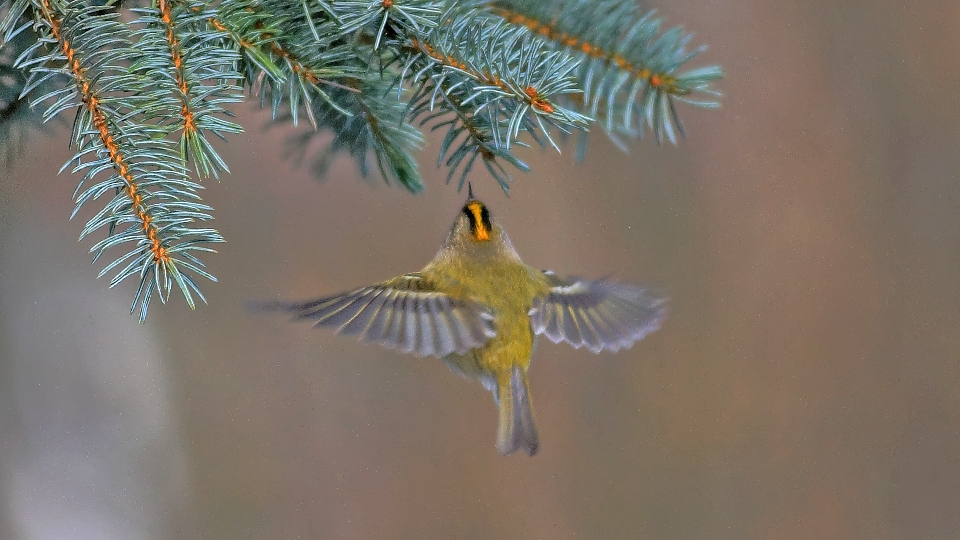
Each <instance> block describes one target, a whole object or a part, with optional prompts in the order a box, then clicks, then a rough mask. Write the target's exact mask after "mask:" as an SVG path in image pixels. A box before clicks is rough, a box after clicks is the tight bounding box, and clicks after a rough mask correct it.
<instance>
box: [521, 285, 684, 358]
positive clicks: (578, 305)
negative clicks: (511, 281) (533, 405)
mask: <svg viewBox="0 0 960 540" xmlns="http://www.w3.org/2000/svg"><path fill="white" fill-rule="evenodd" d="M545 274H546V275H547V277H548V279H549V280H550V281H551V283H552V285H553V287H552V288H551V289H550V292H549V293H548V294H547V295H546V296H543V297H540V298H537V299H536V300H534V303H533V307H532V308H531V309H530V325H531V327H532V328H533V331H534V333H536V334H543V335H545V336H547V338H549V339H550V341H552V342H554V343H560V342H561V341H566V342H567V343H569V344H571V345H573V346H574V347H576V348H578V349H579V348H580V347H583V346H585V347H587V348H588V349H590V350H591V351H593V352H595V353H598V352H600V351H601V350H604V349H606V350H608V351H618V350H620V349H625V348H627V347H630V346H631V345H633V343H634V342H635V341H638V340H640V339H642V338H643V336H645V335H647V334H649V333H650V332H653V331H654V330H656V329H658V328H660V324H661V323H662V322H663V318H664V316H665V315H666V300H665V299H663V298H659V297H657V296H654V295H653V294H651V293H650V292H649V291H647V290H646V289H644V288H642V287H636V286H633V285H625V284H622V283H608V282H605V281H586V280H581V279H572V280H567V281H565V280H561V279H559V278H558V277H556V276H555V275H554V274H553V273H552V272H545Z"/></svg>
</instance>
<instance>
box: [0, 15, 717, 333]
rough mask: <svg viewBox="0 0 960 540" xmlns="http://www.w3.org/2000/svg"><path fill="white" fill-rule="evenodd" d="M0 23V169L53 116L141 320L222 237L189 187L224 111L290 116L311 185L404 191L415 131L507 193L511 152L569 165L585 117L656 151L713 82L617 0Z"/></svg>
mask: <svg viewBox="0 0 960 540" xmlns="http://www.w3.org/2000/svg"><path fill="white" fill-rule="evenodd" d="M0 19H2V20H0V157H2V158H4V159H5V160H6V161H9V159H11V158H12V156H13V155H15V153H16V151H17V150H18V148H19V147H20V146H22V144H23V143H22V141H23V140H24V139H25V137H26V134H27V133H29V131H30V130H31V129H36V128H37V127H38V126H40V125H41V124H42V123H43V122H47V121H49V120H52V119H55V118H58V119H64V118H65V119H67V120H66V121H67V122H68V123H69V121H70V117H71V116H72V131H71V136H70V143H71V145H72V147H73V148H74V149H75V152H74V155H73V156H72V157H71V159H70V160H69V161H68V162H67V163H66V164H64V166H63V169H62V170H69V171H70V173H72V174H75V175H77V176H78V177H79V184H78V186H77V189H76V191H75V192H74V200H75V211H74V214H76V212H77V211H78V210H79V209H80V208H81V207H82V206H84V205H85V204H87V203H89V204H98V205H99V207H98V209H97V212H96V215H95V216H94V217H93V218H91V219H90V220H89V221H88V222H87V223H86V225H85V226H84V227H83V229H82V231H81V233H80V236H81V238H84V237H87V236H90V235H95V234H96V235H102V239H101V240H99V241H97V242H96V243H95V244H94V245H93V247H92V248H91V252H93V253H94V262H97V261H99V260H100V259H101V257H102V256H104V255H105V254H106V253H109V254H110V256H109V257H106V260H107V262H106V263H105V264H104V266H103V269H102V270H101V272H100V275H101V276H103V275H108V276H110V280H111V281H110V286H111V287H113V286H115V285H117V284H119V283H121V282H125V281H127V280H136V281H137V282H138V283H139V285H138V288H137V291H136V294H135V296H134V300H133V303H132V305H131V312H139V317H140V320H141V321H143V320H144V319H145V318H146V316H147V311H148V308H149V306H150V303H151V300H152V299H153V298H155V297H157V298H160V300H161V301H162V302H166V301H167V300H168V299H169V297H170V295H171V293H172V291H174V290H177V291H179V292H180V293H181V294H182V296H183V297H184V299H185V300H186V301H187V303H188V304H189V305H190V307H194V304H195V299H196V298H199V299H200V300H204V301H205V299H204V297H203V294H202V293H201V292H200V287H199V284H198V279H199V278H203V279H206V280H210V281H216V279H215V278H214V276H212V275H211V274H210V273H208V272H207V271H206V270H205V267H204V264H203V262H201V258H200V257H201V256H202V255H203V254H204V253H209V252H214V249H213V247H212V246H213V245H214V244H216V243H219V242H222V241H223V238H222V237H221V236H220V234H219V233H218V232H217V231H216V230H214V229H212V228H209V227H204V226H203V223H204V222H206V221H208V220H210V219H212V217H211V216H212V214H211V212H212V209H211V208H210V207H209V206H207V205H205V204H204V203H203V202H202V200H201V198H200V195H199V193H200V190H201V189H202V188H201V184H200V182H201V181H202V180H203V179H206V178H209V177H215V178H216V177H219V176H220V175H221V173H226V172H229V168H228V165H227V163H226V162H225V161H224V159H223V158H222V157H221V156H220V155H219V153H218V152H217V150H216V147H215V146H214V144H212V141H213V140H214V139H221V140H226V138H227V137H228V136H229V135H231V134H236V133H240V132H241V131H242V128H241V126H240V125H239V124H237V123H236V122H235V121H234V119H233V116H232V114H231V112H230V105H231V104H234V103H239V102H241V101H243V100H244V99H249V97H250V96H253V97H254V98H256V99H259V101H260V103H261V104H262V105H264V106H268V107H269V108H270V109H271V110H272V113H273V117H274V118H275V120H276V121H283V122H291V123H293V124H295V125H296V124H298V123H300V122H302V121H304V120H306V121H307V122H308V123H309V124H310V127H311V128H312V129H311V130H310V131H309V132H307V133H305V134H304V135H303V136H302V137H299V138H298V139H297V140H296V141H295V142H294V147H295V148H299V149H300V150H303V149H305V148H307V147H308V146H310V145H311V143H312V141H313V140H314V139H315V138H316V137H317V136H318V135H319V134H328V135H327V136H326V137H325V141H326V147H325V148H324V149H323V150H322V151H321V152H320V153H319V154H318V155H316V156H315V157H314V158H313V159H314V168H315V169H316V170H317V171H319V172H321V173H322V172H323V171H325V169H326V167H327V165H328V164H329V162H330V160H331V159H332V158H333V157H334V156H335V155H337V154H340V153H346V154H347V155H349V156H352V157H353V158H354V159H355V160H356V162H357V164H358V166H359V168H360V170H361V172H363V173H364V174H367V172H368V168H369V166H368V161H369V160H372V161H373V162H375V163H376V166H377V168H378V169H379V172H380V174H381V175H382V177H383V179H384V180H385V181H386V182H387V183H396V184H398V185H400V186H402V187H403V188H405V189H407V190H409V191H410V192H413V193H417V192H419V191H422V190H423V189H424V185H423V180H422V178H421V175H420V172H419V166H418V161H417V155H418V154H419V152H420V150H421V148H422V145H423V141H424V134H423V130H430V131H439V132H440V133H441V135H442V137H441V141H442V142H441V144H440V148H439V152H438V157H437V164H438V166H440V167H446V168H447V169H448V176H447V182H448V183H450V182H452V181H455V182H456V184H457V186H458V189H459V188H462V186H463V184H464V182H465V179H466V177H467V175H468V174H469V173H470V172H471V170H472V169H473V168H474V167H475V166H478V165H482V168H483V169H485V170H486V171H487V172H488V173H489V174H490V175H491V176H492V177H493V178H494V179H495V180H496V181H497V182H498V184H499V185H500V187H501V188H502V189H503V190H504V191H508V190H509V188H510V185H511V181H512V176H511V169H516V170H519V171H527V170H528V169H529V167H528V166H527V165H526V164H525V163H524V162H522V161H521V160H520V159H518V158H517V157H516V156H515V155H514V153H513V152H514V150H515V148H516V147H517V146H531V145H539V146H544V145H547V146H551V147H553V148H555V149H557V151H559V149H560V144H558V138H562V137H566V136H567V135H570V134H576V135H577V136H578V137H579V139H580V145H579V149H580V153H581V154H582V149H583V148H584V146H583V141H585V135H586V133H587V131H588V129H589V127H591V126H593V125H598V126H600V127H601V129H602V130H603V131H604V132H605V133H606V134H607V135H608V136H609V137H610V138H611V139H612V140H614V141H615V142H616V143H617V144H618V145H620V146H622V147H624V148H625V147H626V140H628V139H631V138H640V137H643V135H644V134H645V133H646V132H651V133H653V135H654V136H655V138H656V140H657V141H658V142H660V141H663V140H668V141H670V142H674V143H675V142H676V140H677V136H678V135H682V134H683V127H682V124H681V123H680V117H679V114H678V110H677V104H678V103H686V104H690V105H693V106H697V107H716V106H717V102H716V98H717V97H718V93H717V92H716V90H715V89H714V88H713V87H712V84H713V82H714V81H715V80H716V79H718V78H719V77H720V76H721V75H722V73H721V70H720V68H719V67H716V66H710V67H700V68H693V69H687V68H686V65H687V64H688V62H690V60H692V59H693V58H694V57H695V56H696V55H697V54H699V53H700V52H701V51H702V50H703V47H700V48H694V49H689V48H688V47H689V44H690V41H691V36H690V35H689V34H686V33H685V32H684V31H683V30H682V29H681V28H679V27H676V28H672V29H668V30H665V31H664V30H662V29H661V24H662V21H661V20H660V19H659V18H657V17H655V15H654V14H653V13H652V12H647V13H644V12H643V11H641V10H640V9H639V8H638V7H637V6H636V5H635V4H634V2H633V0H559V1H553V2H546V1H543V0H482V1H481V0H470V1H466V2H457V1H449V0H299V1H289V0H218V1H212V2H205V1H201V0H154V1H153V2H151V3H150V4H149V5H146V4H144V5H140V6H138V7H127V6H122V5H121V3H120V2H119V1H108V2H106V3H103V2H96V1H93V0H2V1H0ZM26 104H29V108H28V107H27V106H26ZM31 111H35V112H31ZM329 134H332V138H330V137H329ZM95 201H98V202H95Z"/></svg>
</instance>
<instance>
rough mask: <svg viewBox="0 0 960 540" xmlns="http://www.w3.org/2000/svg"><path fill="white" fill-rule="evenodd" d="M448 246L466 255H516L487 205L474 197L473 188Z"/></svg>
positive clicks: (455, 222) (455, 224)
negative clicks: (500, 253)
mask: <svg viewBox="0 0 960 540" xmlns="http://www.w3.org/2000/svg"><path fill="white" fill-rule="evenodd" d="M447 245H448V246H450V247H453V246H456V247H457V248H458V249H459V250H465V251H464V252H465V253H476V254H482V253H490V254H492V253H499V252H507V253H514V252H513V246H512V245H511V244H510V240H509V239H507V235H506V233H504V231H503V229H502V228H501V227H500V225H499V224H498V223H497V222H496V221H494V219H493V217H492V216H491V215H490V210H488V209H487V205H485V204H483V203H482V202H480V200H479V199H477V198H476V197H474V196H473V189H472V188H471V189H470V190H469V195H468V196H467V202H466V203H464V205H463V208H461V209H460V213H459V214H457V218H456V219H455V220H454V222H453V228H452V229H451V230H450V237H449V238H448V239H447Z"/></svg>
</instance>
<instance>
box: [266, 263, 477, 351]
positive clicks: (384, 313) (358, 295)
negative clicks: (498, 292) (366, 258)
mask: <svg viewBox="0 0 960 540" xmlns="http://www.w3.org/2000/svg"><path fill="white" fill-rule="evenodd" d="M252 307H253V308H254V309H257V310H261V311H285V312H289V313H293V314H294V319H298V320H313V321H314V323H313V325H314V326H329V327H336V328H337V332H338V333H340V334H345V335H358V334H359V335H360V340H361V341H364V342H368V343H378V344H380V345H382V346H384V347H386V348H388V349H396V350H398V351H400V352H404V353H413V354H415V355H417V356H437V357H440V358H443V357H444V356H447V355H448V354H451V353H457V354H464V353H466V352H467V351H469V350H470V349H473V348H476V347H479V346H481V345H483V344H484V343H485V342H486V341H487V340H488V339H489V338H491V337H493V336H494V334H495V332H494V328H493V315H491V314H490V312H489V311H488V310H487V309H486V308H485V307H484V306H482V305H480V304H477V303H475V302H471V301H469V300H462V299H458V298H452V297H450V296H447V295H446V294H444V293H441V292H438V291H436V290H435V288H434V285H433V284H432V283H430V281H429V280H428V279H427V278H425V277H424V276H422V275H421V274H420V273H418V272H415V273H411V274H404V275H402V276H400V277H397V278H394V279H391V280H388V281H384V282H382V283H378V284H376V285H370V286H368V287H360V288H358V289H354V290H352V291H349V292H346V293H343V294H338V295H334V296H328V297H325V298H319V299H317V300H311V301H308V302H279V301H273V302H260V303H256V304H254V305H253V306H252Z"/></svg>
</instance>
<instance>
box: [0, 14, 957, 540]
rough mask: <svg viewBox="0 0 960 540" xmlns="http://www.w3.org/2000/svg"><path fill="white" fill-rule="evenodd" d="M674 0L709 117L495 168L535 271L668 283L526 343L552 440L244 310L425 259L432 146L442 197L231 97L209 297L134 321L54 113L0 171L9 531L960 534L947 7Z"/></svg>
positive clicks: (503, 211) (952, 92)
mask: <svg viewBox="0 0 960 540" xmlns="http://www.w3.org/2000/svg"><path fill="white" fill-rule="evenodd" d="M656 7H657V8H658V9H659V11H660V13H661V14H662V15H664V16H666V17H667V22H668V24H671V23H673V24H675V23H683V24H684V25H685V26H686V27H687V28H689V29H692V30H694V31H696V32H697V36H698V37H697V39H698V40H699V41H702V42H707V43H709V44H710V46H711V49H710V51H708V52H707V53H706V54H704V55H703V56H702V59H701V60H700V62H701V63H720V64H721V65H722V66H723V67H724V69H725V71H726V73H727V76H726V78H725V79H724V80H722V81H721V83H720V86H721V88H722V89H723V91H724V94H725V97H724V98H723V102H724V106H723V108H722V109H720V110H719V111H702V110H691V109H690V108H685V109H683V110H682V117H683V118H684V119H685V124H686V126H687V128H688V132H689V136H688V138H687V139H686V140H684V141H683V142H682V143H681V144H680V145H679V146H678V147H663V148H658V147H656V145H655V144H654V143H653V142H652V141H644V142H642V143H639V144H635V145H634V146H633V151H632V152H631V153H630V154H629V155H623V154H621V153H620V152H619V151H617V150H616V149H614V148H613V147H612V146H611V145H610V144H608V143H607V142H606V141H605V140H604V139H603V137H602V136H597V137H594V138H593V139H592V146H591V148H590V150H589V153H588V155H587V161H586V162H585V163H583V164H582V165H579V166H574V165H573V164H572V161H571V158H570V156H569V152H568V153H567V154H566V155H563V156H556V155H553V154H551V153H549V152H544V153H542V154H541V153H539V152H534V153H532V154H530V155H529V158H530V160H531V162H532V164H533V165H534V171H535V172H533V173H531V174H528V175H523V176H518V177H517V181H516V183H515V185H514V189H513V191H512V194H511V197H510V198H509V199H508V198H506V197H504V196H503V195H502V193H500V192H499V191H498V189H497V188H496V184H495V183H494V182H493V181H492V180H491V179H489V178H487V177H485V176H484V174H483V173H480V172H478V173H477V174H475V176H473V181H474V185H475V188H476V191H477V193H478V195H480V196H481V197H482V198H483V199H484V200H485V201H486V202H487V203H488V205H489V206H490V207H491V209H492V211H493V212H494V214H495V216H496V217H497V218H498V219H499V220H501V222H502V223H503V224H504V225H505V227H506V228H507V230H508V232H509V233H510V235H511V238H512V240H513V242H514V244H515V246H516V247H517V249H518V250H519V252H520V253H521V255H522V256H523V257H524V259H525V261H526V262H528V263H530V264H533V265H535V266H539V267H544V268H552V269H555V270H557V271H559V272H561V273H570V274H577V275H584V276H589V277H600V276H604V275H607V274H610V273H612V274H613V275H614V276H615V277H616V278H617V279H621V280H624V281H631V282H645V283H651V284H656V285H658V286H660V287H662V288H664V289H666V290H667V291H669V295H670V297H671V312H670V317H669V319H668V321H667V323H666V325H665V326H664V328H663V329H662V330H661V331H660V332H657V333H655V334H653V335H651V336H650V337H648V338H647V339H645V340H644V341H642V342H640V343H639V344H637V345H636V346H634V347H633V348H632V349H630V350H628V351H625V352H621V353H618V354H615V355H611V354H601V355H592V354H590V353H588V352H586V351H576V350H573V349H572V348H569V347H564V346H558V345H553V344H551V343H548V342H545V341H542V342H541V343H540V344H539V347H538V350H537V352H536V356H535V357H534V359H533V366H532V371H531V381H532V383H531V384H532V392H533V399H534V404H535V410H536V414H537V420H538V423H539V427H540V431H541V437H542V449H541V452H540V454H538V455H537V456H536V457H534V458H532V459H529V458H526V457H525V456H512V457H509V458H503V457H500V456H499V455H497V453H496V451H495V448H494V434H495V423H496V414H495V408H494V405H493V402H492V400H491V398H490V396H489V394H488V393H487V392H486V391H484V390H483V389H482V388H481V387H480V385H478V384H475V383H471V382H469V381H465V380H462V379H460V378H458V377H456V376H454V375H453V374H451V373H450V372H449V371H448V369H447V368H446V367H445V366H444V365H443V364H442V363H440V362H438V361H435V360H420V359H415V358H413V357H404V356H399V355H397V354H395V353H393V352H390V351H385V350H380V349H378V348H372V347H367V346H361V345H359V344H357V343H355V342H354V341H352V340H351V339H344V338H338V337H336V336H334V335H332V334H331V333H330V332H327V331H313V330H311V329H310V328H309V327H308V326H306V325H293V324H289V323H287V322H285V320H283V319H282V318H271V317H260V316H253V315H251V314H249V313H247V312H245V311H244V309H243V307H242V302H243V300H244V299H248V298H276V297H283V298H308V297H311V296H318V295H322V294H327V293H332V292H336V291H340V290H344V289H347V288H350V287H353V286H356V285H361V284H367V283H371V282H374V281H378V280H381V279H384V278H387V277H390V276H393V275H395V274H398V273H401V272H406V271H411V270H416V269H418V268H420V267H421V266H422V265H423V264H424V263H425V262H426V261H427V260H429V258H430V257H431V256H432V255H433V253H434V251H435V250H436V248H437V247H438V246H439V244H440V242H441V241H442V240H443V238H444V236H445V235H446V232H447V228H448V226H449V223H450V221H451V219H452V218H453V216H454V215H455V214H456V212H457V211H458V208H459V206H460V204H462V201H463V199H464V194H463V193H457V191H456V190H455V189H454V188H453V187H451V186H445V185H443V182H442V173H440V172H434V171H433V169H432V165H431V162H432V159H433V158H431V157H430V156H435V153H436V148H437V144H436V141H432V142H431V144H430V145H429V146H428V148H427V150H426V152H425V154H424V157H423V160H422V164H423V165H422V166H423V168H424V169H425V170H427V171H428V175H429V177H428V179H427V184H428V189H427V192H426V194H425V195H423V196H411V195H408V194H406V193H403V192H401V191H400V190H399V189H398V188H387V187H384V186H383V185H381V184H380V183H379V182H378V181H377V180H373V181H361V180H358V178H357V175H356V172H355V168H354V166H353V165H352V164H351V163H350V162H348V161H342V162H337V163H336V164H335V166H334V168H333V170H332V172H331V174H330V176H329V178H328V180H326V181H325V182H317V181H316V180H314V179H313V178H311V176H310V174H309V171H308V170H307V169H306V168H300V169H296V168H294V167H293V166H292V165H291V161H290V160H289V159H285V158H284V157H283V154H284V142H285V139H286V138H287V137H288V136H290V135H291V133H287V132H283V131H281V130H277V129H270V130H267V129H265V126H266V124H267V116H266V115H265V114H263V113H262V112H260V111H258V110H257V109H255V108H242V109H241V110H239V113H240V114H241V116H242V117H243V118H242V120H243V123H244V125H245V126H247V127H248V133H247V134H245V135H243V136H239V137H235V138H234V140H233V141H232V142H231V143H230V144H228V145H226V146H225V147H224V153H225V155H226V157H227V158H228V162H229V163H230V166H231V167H232V169H233V171H234V174H233V175H231V176H228V177H226V178H224V179H223V180H222V181H221V182H220V183H217V182H209V183H208V184H207V188H208V189H207V190H206V192H205V198H206V200H207V201H208V202H209V203H210V204H212V205H213V206H214V207H215V208H216V217H217V221H216V223H215V225H216V226H217V227H218V229H219V230H220V231H221V232H222V233H223V234H224V235H225V236H226V238H227V239H228V242H227V243H226V244H224V245H222V246H221V249H220V253H219V255H216V256H211V257H207V259H206V260H207V261H208V263H209V265H210V266H211V268H212V271H213V272H214V274H215V275H217V276H218V277H219V280H220V282H219V283H217V284H213V285H211V284H208V285H206V287H205V288H204V290H205V292H206V294H207V297H208V299H209V301H210V305H208V306H203V307H201V308H200V309H198V310H197V311H195V312H191V311H190V310H189V309H187V308H186V307H185V306H184V303H183V302H182V301H181V300H180V299H177V300H176V301H175V302H173V303H172V305H169V306H166V307H163V306H160V305H159V304H155V305H154V307H153V308H152V309H151V313H150V319H149V321H148V323H147V324H146V325H145V326H141V325H138V324H137V321H136V318H135V317H134V316H130V315H128V314H127V311H128V306H129V302H130V300H131V298H132V294H133V289H134V284H133V283H125V284H123V285H121V286H120V287H118V288H117V290H108V289H107V282H106V281H105V280H96V279H95V276H96V273H97V272H98V269H99V266H90V265H89V255H88V254H87V250H88V249H89V246H90V245H91V244H92V242H91V241H84V242H80V243H77V242H76V237H77V234H78V232H79V229H80V227H81V221H80V220H75V221H72V222H71V221H68V220H67V217H68V215H69V213H70V210H71V202H70V193H71V192H72V190H73V188H74V186H75V183H76V178H73V177H68V176H56V171H57V169H58V168H59V167H60V165H61V164H62V163H63V162H64V160H65V159H66V158H67V156H68V154H69V150H68V149H67V148H66V131H65V130H64V129H60V131H58V132H57V133H56V135H55V136H54V137H52V138H45V137H43V136H39V135H38V136H36V137H34V138H33V139H32V140H31V143H30V148H29V149H28V150H27V151H26V152H25V153H24V155H23V156H22V157H21V158H20V159H19V161H17V162H16V164H15V165H14V166H13V168H12V169H9V170H6V171H3V173H2V175H3V181H2V182H0V538H23V539H41V540H46V539H60V538H76V539H88V538H89V539H97V538H123V539H168V538H170V539H172V538H205V539H231V540H233V539H241V538H251V539H252V538H256V539H287V538H345V539H365V540H366V539H407V538H409V539H424V538H429V539H433V538H461V539H488V538H500V539H507V538H517V539H527V538H530V539H535V538H550V539H553V540H561V539H568V538H603V539H620V538H623V539H627V538H629V539H634V538H669V539H674V538H678V539H679V538H684V539H686V538H690V539H693V538H711V539H761V538H771V539H774V538H775V539H804V540H806V539H810V538H823V539H832V538H836V539H861V538H862V539H878V540H882V539H895V538H903V539H907V538H909V539H926V538H929V539H946V538H957V537H960V512H958V509H960V175H958V172H957V171H958V169H960V150H958V142H960V93H958V92H957V88H960V2H956V1H955V0H930V1H927V2H895V1H892V2H873V1H866V0H854V1H849V2H831V1H826V0H815V1H808V2H798V1H785V0H774V1H760V0H746V1H739V2H713V1H711V2H704V1H702V0H701V1H693V0H678V1H674V2H669V3H666V4H663V5H658V6H656Z"/></svg>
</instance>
